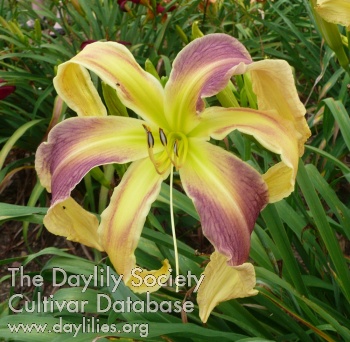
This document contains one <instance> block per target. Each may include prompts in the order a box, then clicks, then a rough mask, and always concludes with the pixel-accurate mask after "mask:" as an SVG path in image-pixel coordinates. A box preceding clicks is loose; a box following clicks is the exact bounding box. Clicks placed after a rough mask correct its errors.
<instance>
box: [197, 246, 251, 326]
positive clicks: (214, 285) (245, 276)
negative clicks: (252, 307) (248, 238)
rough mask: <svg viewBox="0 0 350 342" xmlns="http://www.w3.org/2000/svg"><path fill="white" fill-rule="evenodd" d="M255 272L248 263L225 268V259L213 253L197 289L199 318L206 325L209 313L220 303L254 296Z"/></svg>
mask: <svg viewBox="0 0 350 342" xmlns="http://www.w3.org/2000/svg"><path fill="white" fill-rule="evenodd" d="M255 283H256V280H255V270H254V266H253V265H252V264H250V263H244V264H243V265H240V266H234V267H232V266H227V262H226V257H225V256H224V255H222V254H220V253H218V252H216V251H215V252H214V253H213V254H212V255H211V257H210V262H209V264H208V265H207V267H206V268H205V270H204V279H203V281H202V283H201V285H200V287H199V290H198V295H197V302H198V306H199V317H200V318H201V320H202V322H203V323H206V322H207V320H208V318H209V315H210V313H211V312H212V310H213V309H214V308H215V306H216V305H218V304H219V303H221V302H224V301H227V300H230V299H234V298H244V297H250V296H255V295H257V294H258V291H257V290H254V286H255Z"/></svg>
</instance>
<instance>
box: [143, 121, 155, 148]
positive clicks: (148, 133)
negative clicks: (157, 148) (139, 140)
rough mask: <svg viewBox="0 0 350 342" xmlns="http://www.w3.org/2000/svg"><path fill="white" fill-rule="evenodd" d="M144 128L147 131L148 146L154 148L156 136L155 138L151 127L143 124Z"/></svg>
mask: <svg viewBox="0 0 350 342" xmlns="http://www.w3.org/2000/svg"><path fill="white" fill-rule="evenodd" d="M142 126H143V128H144V129H145V131H146V133H147V144H148V148H153V146H154V138H153V134H152V132H151V129H150V128H149V127H148V126H146V125H144V124H142Z"/></svg>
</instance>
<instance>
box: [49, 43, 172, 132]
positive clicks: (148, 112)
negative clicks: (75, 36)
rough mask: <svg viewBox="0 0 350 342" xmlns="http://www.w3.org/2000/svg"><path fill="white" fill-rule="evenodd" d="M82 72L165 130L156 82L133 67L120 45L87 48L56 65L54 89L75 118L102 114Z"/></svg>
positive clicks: (95, 44)
mask: <svg viewBox="0 0 350 342" xmlns="http://www.w3.org/2000/svg"><path fill="white" fill-rule="evenodd" d="M85 68H86V69H88V70H90V71H92V72H94V73H95V74H96V75H98V76H99V77H100V78H101V79H102V80H103V81H104V82H106V83H107V84H109V85H110V86H111V87H112V88H114V89H116V91H117V93H118V96H119V98H120V99H121V101H122V102H123V104H124V105H125V106H127V107H129V108H130V109H132V110H133V111H135V113H137V114H138V115H140V116H141V117H142V118H144V119H145V120H147V121H151V122H154V123H157V125H158V126H160V127H164V128H167V126H166V122H165V118H164V109H163V108H164V107H163V106H164V103H163V100H164V95H163V94H164V91H163V88H162V86H161V84H160V82H159V81H158V80H157V79H156V78H155V77H153V76H152V75H151V74H149V73H147V72H146V71H144V70H143V69H142V68H141V67H140V66H139V65H138V64H137V62H136V61H135V58H134V57H133V55H132V54H131V53H130V51H129V50H128V49H127V48H126V47H125V46H124V45H122V44H118V43H115V42H95V43H92V44H89V45H87V46H86V47H85V48H84V50H82V51H81V52H80V53H78V54H77V55H76V56H75V57H73V58H72V59H71V60H69V61H68V62H65V63H63V64H60V65H59V67H58V71H57V76H56V77H55V79H54V85H55V88H56V90H57V92H58V94H59V95H60V96H61V97H62V98H63V99H64V100H65V101H66V102H67V104H68V106H69V107H71V108H72V109H74V110H75V111H76V112H77V113H78V115H83V116H86V115H94V116H95V115H105V114H106V110H105V108H104V106H103V104H102V101H101V99H100V98H99V96H98V94H97V91H96V89H95V87H94V86H93V83H92V81H91V79H90V76H89V73H88V71H87V70H86V69H85Z"/></svg>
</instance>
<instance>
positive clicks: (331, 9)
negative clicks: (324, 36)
mask: <svg viewBox="0 0 350 342" xmlns="http://www.w3.org/2000/svg"><path fill="white" fill-rule="evenodd" d="M316 11H317V12H318V14H319V15H320V16H321V17H322V18H323V19H324V20H326V21H328V22H330V23H333V24H340V25H343V26H346V27H348V29H350V0H317V6H316Z"/></svg>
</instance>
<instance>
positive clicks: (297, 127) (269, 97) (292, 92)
mask: <svg viewBox="0 0 350 342" xmlns="http://www.w3.org/2000/svg"><path fill="white" fill-rule="evenodd" d="M242 70H243V68H242V69H241V70H240V71H242ZM246 71H248V72H250V74H251V78H252V83H253V91H254V92H255V94H256V96H257V99H258V108H259V110H261V111H269V110H275V115H276V117H282V118H284V119H287V120H289V121H290V122H291V123H293V125H294V133H293V134H295V137H296V139H297V141H298V148H299V155H300V156H301V155H303V153H304V144H305V142H306V140H307V139H308V138H309V137H310V135H311V132H310V129H309V127H308V125H307V122H306V120H305V113H306V109H305V107H304V105H303V104H302V103H301V101H300V99H299V96H298V93H297V89H296V87H295V83H294V77H293V74H292V69H291V67H290V65H289V64H288V63H287V62H286V61H283V60H263V61H259V62H255V63H252V64H250V65H247V66H246Z"/></svg>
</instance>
